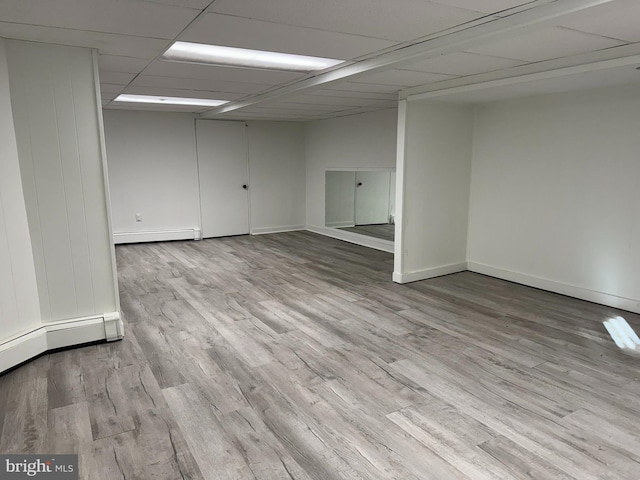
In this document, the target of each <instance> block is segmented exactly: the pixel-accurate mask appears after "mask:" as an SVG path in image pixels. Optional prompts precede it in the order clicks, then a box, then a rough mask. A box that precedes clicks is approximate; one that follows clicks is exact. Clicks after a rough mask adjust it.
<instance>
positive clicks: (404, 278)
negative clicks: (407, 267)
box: [393, 262, 467, 283]
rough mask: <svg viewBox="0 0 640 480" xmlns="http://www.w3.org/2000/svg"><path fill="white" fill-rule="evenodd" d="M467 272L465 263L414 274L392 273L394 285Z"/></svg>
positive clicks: (418, 271)
mask: <svg viewBox="0 0 640 480" xmlns="http://www.w3.org/2000/svg"><path fill="white" fill-rule="evenodd" d="M465 270H467V262H460V263H451V264H449V265H442V266H440V267H434V268H426V269H424V270H417V271H415V272H406V273H399V272H393V281H394V282H396V283H411V282H417V281H419V280H427V279H428V278H434V277H441V276H442V275H449V274H451V273H459V272H464V271H465Z"/></svg>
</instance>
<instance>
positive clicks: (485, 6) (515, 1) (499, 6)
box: [431, 0, 531, 13]
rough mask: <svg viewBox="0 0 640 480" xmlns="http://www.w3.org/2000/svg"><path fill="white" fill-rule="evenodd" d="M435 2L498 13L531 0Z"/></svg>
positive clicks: (436, 0)
mask: <svg viewBox="0 0 640 480" xmlns="http://www.w3.org/2000/svg"><path fill="white" fill-rule="evenodd" d="M431 1H433V2H435V3H441V4H443V5H449V6H450V7H459V8H465V9H468V10H476V11H478V12H483V13H498V12H501V11H502V10H507V9H509V8H514V7H518V6H520V5H524V4H525V3H530V2H531V0H481V1H478V0H431Z"/></svg>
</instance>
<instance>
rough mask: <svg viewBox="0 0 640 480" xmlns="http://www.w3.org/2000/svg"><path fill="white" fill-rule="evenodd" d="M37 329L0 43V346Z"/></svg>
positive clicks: (31, 267)
mask: <svg viewBox="0 0 640 480" xmlns="http://www.w3.org/2000/svg"><path fill="white" fill-rule="evenodd" d="M39 325H40V302H39V299H38V289H37V283H36V274H35V267H34V262H33V254H32V252H31V238H30V235H29V225H28V222H27V212H26V209H25V205H24V196H23V191H22V182H21V178H20V165H19V163H18V150H17V146H16V138H15V130H14V124H13V117H12V114H11V98H10V95H9V76H8V66H7V61H6V54H5V42H4V40H2V39H0V342H2V341H3V340H5V339H7V338H9V337H12V336H14V335H17V334H20V333H23V332H27V331H29V330H32V329H34V328H37V327H38V326H39Z"/></svg>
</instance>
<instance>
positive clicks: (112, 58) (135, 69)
mask: <svg viewBox="0 0 640 480" xmlns="http://www.w3.org/2000/svg"><path fill="white" fill-rule="evenodd" d="M148 63H149V60H148V59H144V58H135V57H124V56H119V55H100V56H99V57H98V65H99V67H100V70H108V71H110V72H122V73H139V72H140V71H141V70H142V69H143V68H144V67H146V66H147V64H148Z"/></svg>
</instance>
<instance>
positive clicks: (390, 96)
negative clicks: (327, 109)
mask: <svg viewBox="0 0 640 480" xmlns="http://www.w3.org/2000/svg"><path fill="white" fill-rule="evenodd" d="M310 93H312V94H313V95H328V96H330V97H350V98H367V99H373V100H397V99H398V96H397V95H396V94H395V93H376V92H355V91H353V90H351V91H349V90H340V85H336V86H330V87H329V88H322V89H312V90H310Z"/></svg>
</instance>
